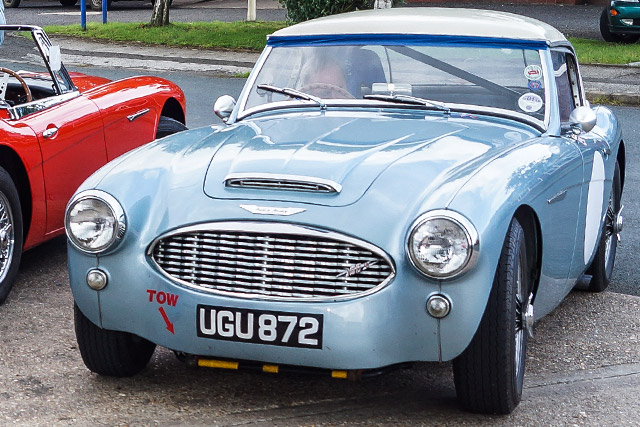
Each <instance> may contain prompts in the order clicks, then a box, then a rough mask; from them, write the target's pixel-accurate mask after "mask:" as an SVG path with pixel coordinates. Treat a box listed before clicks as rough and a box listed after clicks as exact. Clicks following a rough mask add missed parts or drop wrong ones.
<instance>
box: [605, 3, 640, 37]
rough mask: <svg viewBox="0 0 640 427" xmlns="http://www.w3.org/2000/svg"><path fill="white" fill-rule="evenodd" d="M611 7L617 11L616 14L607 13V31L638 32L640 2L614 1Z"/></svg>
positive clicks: (639, 30) (619, 32) (618, 32)
mask: <svg viewBox="0 0 640 427" xmlns="http://www.w3.org/2000/svg"><path fill="white" fill-rule="evenodd" d="M612 9H615V10H616V11H617V15H615V16H611V14H609V31H611V32H612V33H616V34H640V3H626V2H616V3H615V5H614V7H612ZM629 20H630V21H631V22H629Z"/></svg>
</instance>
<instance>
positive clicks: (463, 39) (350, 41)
mask: <svg viewBox="0 0 640 427" xmlns="http://www.w3.org/2000/svg"><path fill="white" fill-rule="evenodd" d="M371 44H376V45H382V46H385V45H386V46H407V45H408V46H442V45H445V46H446V45H452V46H454V45H455V46H465V47H487V48H496V49H525V50H545V49H548V48H549V46H548V45H547V42H545V41H539V40H522V39H507V38H499V37H477V36H447V35H428V34H426V35H423V34H326V35H302V36H273V35H272V36H269V37H268V38H267V46H272V47H285V46H346V45H349V46H354V45H355V46H362V45H371Z"/></svg>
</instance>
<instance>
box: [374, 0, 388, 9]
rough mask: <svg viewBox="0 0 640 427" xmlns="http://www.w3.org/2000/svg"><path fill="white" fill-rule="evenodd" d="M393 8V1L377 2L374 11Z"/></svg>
mask: <svg viewBox="0 0 640 427" xmlns="http://www.w3.org/2000/svg"><path fill="white" fill-rule="evenodd" d="M391 6H393V0H376V1H375V3H374V4H373V8H374V9H389V8H390V7H391Z"/></svg>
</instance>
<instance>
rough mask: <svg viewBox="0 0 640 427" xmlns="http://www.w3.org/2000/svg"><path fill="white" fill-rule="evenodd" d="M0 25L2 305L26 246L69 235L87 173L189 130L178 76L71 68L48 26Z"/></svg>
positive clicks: (0, 268) (0, 243)
mask: <svg viewBox="0 0 640 427" xmlns="http://www.w3.org/2000/svg"><path fill="white" fill-rule="evenodd" d="M0 30H4V32H5V40H4V43H3V44H2V46H0V53H1V54H2V55H1V56H0V58H2V60H1V61H2V62H0V304H1V303H2V302H4V300H5V299H6V297H7V295H8V293H9V290H10V289H11V286H12V285H13V281H14V279H15V276H16V274H17V272H18V266H19V264H20V258H21V253H22V251H23V250H24V249H29V248H31V247H33V246H35V245H38V244H40V243H42V242H44V241H45V240H48V239H51V238H52V237H55V236H57V235H59V234H62V233H64V224H63V215H64V210H65V207H66V204H67V201H68V200H69V197H70V196H71V195H72V194H73V192H74V191H75V190H76V188H77V187H78V186H79V185H80V183H82V181H84V179H85V178H87V177H88V176H89V175H91V173H93V172H94V171H95V170H97V169H98V168H100V167H101V166H103V165H104V164H105V163H107V162H108V161H110V160H112V159H114V158H116V157H118V156H119V155H121V154H123V153H125V152H126V151H129V150H131V149H132V148H135V147H138V146H140V145H142V144H145V143H147V142H149V141H151V140H153V139H155V138H159V137H162V136H166V135H169V134H171V133H175V132H179V131H181V130H183V129H186V128H185V126H184V123H185V97H184V94H183V92H182V90H180V88H179V87H178V86H176V85H175V84H173V83H171V82H170V81H168V80H164V79H161V78H156V77H132V78H128V79H124V80H118V81H110V80H107V79H104V78H101V77H91V76H87V75H84V74H80V73H69V72H67V70H66V69H65V67H64V65H63V64H62V62H61V59H60V48H59V47H58V46H53V45H52V44H51V42H50V40H49V38H48V37H47V35H46V34H45V32H44V31H43V30H42V29H41V28H39V27H35V26H23V25H0ZM8 67H9V68H8ZM25 69H26V70H28V71H25Z"/></svg>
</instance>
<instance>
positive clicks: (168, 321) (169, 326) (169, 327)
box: [158, 307, 175, 334]
mask: <svg viewBox="0 0 640 427" xmlns="http://www.w3.org/2000/svg"><path fill="white" fill-rule="evenodd" d="M158 311H159V312H160V314H162V318H163V319H164V323H166V324H167V331H169V332H171V333H172V334H175V331H174V329H173V323H171V321H170V320H169V317H168V316H167V313H165V311H164V307H159V308H158Z"/></svg>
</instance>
